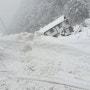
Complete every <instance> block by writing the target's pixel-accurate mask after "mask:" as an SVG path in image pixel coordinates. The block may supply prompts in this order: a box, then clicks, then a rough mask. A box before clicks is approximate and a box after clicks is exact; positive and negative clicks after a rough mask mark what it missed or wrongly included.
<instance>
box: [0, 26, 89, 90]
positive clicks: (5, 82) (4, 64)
mask: <svg viewBox="0 0 90 90" xmlns="http://www.w3.org/2000/svg"><path fill="white" fill-rule="evenodd" d="M87 32H88V33H87ZM89 32H90V31H89V27H84V28H83V32H80V33H77V34H74V35H71V36H68V37H59V38H53V37H45V36H35V35H32V34H30V33H22V34H16V35H8V36H1V37H0V90H90V37H89V35H90V33H89Z"/></svg>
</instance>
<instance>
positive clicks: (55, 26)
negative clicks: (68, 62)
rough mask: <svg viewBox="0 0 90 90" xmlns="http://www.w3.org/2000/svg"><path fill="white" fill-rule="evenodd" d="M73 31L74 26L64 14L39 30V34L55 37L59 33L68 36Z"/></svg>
mask: <svg viewBox="0 0 90 90" xmlns="http://www.w3.org/2000/svg"><path fill="white" fill-rule="evenodd" d="M72 32H73V28H72V26H71V25H70V23H69V20H68V19H67V18H66V17H65V16H64V15H63V16H61V17H60V18H58V19H56V20H55V21H53V22H51V23H50V24H48V25H47V26H45V27H44V28H42V29H40V30H39V31H38V33H39V34H44V35H46V36H53V37H58V36H59V35H62V36H68V35H71V33H72Z"/></svg>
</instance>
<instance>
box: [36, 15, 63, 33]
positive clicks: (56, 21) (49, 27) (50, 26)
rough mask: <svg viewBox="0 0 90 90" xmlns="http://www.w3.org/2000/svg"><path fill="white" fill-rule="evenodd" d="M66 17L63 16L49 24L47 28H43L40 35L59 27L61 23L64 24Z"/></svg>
mask: <svg viewBox="0 0 90 90" xmlns="http://www.w3.org/2000/svg"><path fill="white" fill-rule="evenodd" d="M64 17H65V16H64V15H63V16H61V17H59V18H58V19H56V20H55V21H53V22H51V23H50V24H48V25H47V26H45V27H44V28H41V29H40V30H39V31H38V32H40V33H44V32H46V31H47V30H49V29H51V28H52V27H54V26H56V25H58V24H59V23H61V22H63V21H64V20H65V18H64Z"/></svg>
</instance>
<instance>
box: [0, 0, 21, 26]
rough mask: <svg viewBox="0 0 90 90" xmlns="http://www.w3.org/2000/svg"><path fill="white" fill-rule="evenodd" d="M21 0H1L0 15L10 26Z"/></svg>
mask: <svg viewBox="0 0 90 90" xmlns="http://www.w3.org/2000/svg"><path fill="white" fill-rule="evenodd" d="M20 3H21V0H0V17H1V18H2V20H3V21H4V23H5V24H6V26H8V25H9V24H10V23H11V21H12V18H13V17H14V15H15V13H16V11H17V9H18V8H19V6H20Z"/></svg>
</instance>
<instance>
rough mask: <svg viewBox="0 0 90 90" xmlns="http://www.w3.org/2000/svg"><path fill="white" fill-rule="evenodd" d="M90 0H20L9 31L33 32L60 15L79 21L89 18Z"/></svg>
mask: <svg viewBox="0 0 90 90" xmlns="http://www.w3.org/2000/svg"><path fill="white" fill-rule="evenodd" d="M89 13H90V0H53V1H52V0H22V4H21V7H20V8H19V10H18V12H17V14H16V15H15V18H14V20H13V23H12V25H11V26H12V28H11V27H10V28H11V30H10V32H9V33H18V32H25V31H26V32H29V33H33V32H34V31H36V30H39V29H40V28H41V27H44V26H46V25H47V24H49V23H51V22H52V21H54V20H56V19H57V18H59V17H60V16H62V15H65V16H66V17H67V18H69V20H70V21H71V22H72V25H75V24H78V23H81V22H82V21H83V20H85V19H86V18H89Z"/></svg>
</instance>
